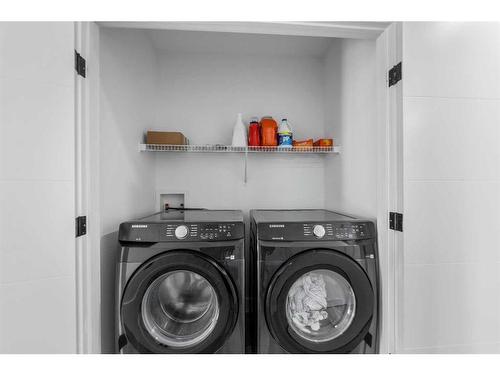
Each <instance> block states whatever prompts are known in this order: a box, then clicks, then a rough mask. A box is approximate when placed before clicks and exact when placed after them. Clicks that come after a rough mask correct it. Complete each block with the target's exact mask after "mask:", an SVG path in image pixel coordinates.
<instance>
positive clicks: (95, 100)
mask: <svg viewBox="0 0 500 375" xmlns="http://www.w3.org/2000/svg"><path fill="white" fill-rule="evenodd" d="M101 27H105V28H107V27H121V28H150V29H151V28H157V29H171V30H192V31H207V32H235V33H255V34H274V35H297V36H322V37H332V38H354V39H371V40H374V41H375V42H376V58H377V61H376V72H377V73H376V74H377V86H378V89H377V91H378V92H377V112H378V116H377V131H378V139H377V142H378V155H377V164H378V169H377V228H378V243H379V254H380V259H381V262H380V269H381V290H382V296H381V297H382V298H381V300H382V311H381V314H380V315H381V332H382V333H381V341H380V345H379V347H380V352H381V353H394V352H395V351H396V348H397V347H398V346H397V342H398V339H397V337H400V334H399V332H400V329H401V327H400V321H401V319H400V318H399V317H400V314H399V311H398V310H397V306H399V304H400V303H401V298H402V296H401V295H400V293H401V288H399V287H398V285H401V282H402V280H403V276H402V268H401V267H400V266H398V265H400V264H401V261H402V260H401V259H400V258H401V256H402V251H401V249H402V239H403V238H402V233H398V232H395V231H392V230H390V229H389V212H390V211H396V212H402V208H403V207H402V204H403V185H402V181H403V180H402V163H403V149H402V147H403V143H402V142H403V138H402V126H401V125H402V113H403V112H402V111H403V108H402V106H403V104H402V87H401V86H402V84H401V83H399V84H397V85H396V86H394V87H391V88H389V87H388V78H387V74H388V70H389V69H390V68H391V67H392V66H394V65H395V64H396V63H397V62H400V61H401V55H402V53H401V51H402V37H401V35H402V25H401V23H380V24H374V23H371V22H146V23H145V22H98V23H96V22H75V48H76V49H77V50H78V51H79V52H80V54H81V55H82V56H83V57H84V58H85V59H86V62H87V78H85V79H82V78H81V77H77V78H76V82H77V85H76V86H77V87H76V97H77V99H76V102H75V106H76V115H75V116H76V118H75V126H76V134H77V137H76V138H77V139H76V168H77V172H76V188H75V189H76V190H75V196H76V198H77V204H76V205H77V206H76V207H77V215H85V214H86V216H87V223H88V233H87V235H86V236H83V237H80V238H77V239H76V243H77V250H76V251H77V257H76V269H77V311H78V313H77V332H78V335H77V337H78V346H77V347H78V353H100V352H101V326H100V324H101V316H100V314H101V312H100V304H101V286H100V208H99V199H100V198H99V168H100V167H99V164H100V162H99V158H100V152H99V87H100V77H99V32H100V31H99V30H100V28H101Z"/></svg>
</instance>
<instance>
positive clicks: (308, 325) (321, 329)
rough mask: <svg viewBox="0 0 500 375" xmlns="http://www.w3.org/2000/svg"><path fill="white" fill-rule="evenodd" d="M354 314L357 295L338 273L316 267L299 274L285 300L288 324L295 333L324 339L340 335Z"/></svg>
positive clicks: (309, 338) (308, 338) (349, 323)
mask: <svg viewBox="0 0 500 375" xmlns="http://www.w3.org/2000/svg"><path fill="white" fill-rule="evenodd" d="M355 313H356V296H355V295H354V291H353V289H352V287H351V285H350V284H349V282H348V281H347V280H346V279H345V278H344V277H343V276H342V275H340V274H339V273H337V272H334V271H332V270H328V269H316V270H314V271H310V272H307V273H305V274H303V275H302V276H300V277H299V278H298V279H297V280H296V281H295V282H294V283H293V284H292V286H291V287H290V289H289V291H288V294H287V301H286V317H287V320H288V324H289V325H290V327H291V328H292V329H293V330H294V331H295V333H296V334H297V335H299V336H300V337H302V338H303V339H305V340H309V341H312V342H325V341H330V340H333V339H334V338H336V337H338V336H340V335H341V334H343V333H344V332H345V331H346V330H347V328H349V326H350V325H351V323H352V321H353V319H354V315H355Z"/></svg>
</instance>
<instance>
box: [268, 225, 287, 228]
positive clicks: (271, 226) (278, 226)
mask: <svg viewBox="0 0 500 375" xmlns="http://www.w3.org/2000/svg"><path fill="white" fill-rule="evenodd" d="M284 227H285V224H269V228H284Z"/></svg>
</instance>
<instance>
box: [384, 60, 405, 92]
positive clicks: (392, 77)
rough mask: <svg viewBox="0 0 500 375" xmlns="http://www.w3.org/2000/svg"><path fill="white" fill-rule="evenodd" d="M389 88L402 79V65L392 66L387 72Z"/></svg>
mask: <svg viewBox="0 0 500 375" xmlns="http://www.w3.org/2000/svg"><path fill="white" fill-rule="evenodd" d="M388 78H389V87H391V86H394V85H395V84H396V83H398V82H399V81H401V80H402V79H403V67H402V64H401V63H399V64H397V65H394V66H393V67H392V68H391V69H390V70H389V77H388Z"/></svg>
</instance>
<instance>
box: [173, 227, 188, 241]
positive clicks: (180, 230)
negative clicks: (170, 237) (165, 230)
mask: <svg viewBox="0 0 500 375" xmlns="http://www.w3.org/2000/svg"><path fill="white" fill-rule="evenodd" d="M187 234H188V228H187V227H186V226H185V225H179V226H178V227H177V228H175V237H177V238H178V239H180V240H182V239H183V238H186V236H187Z"/></svg>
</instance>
